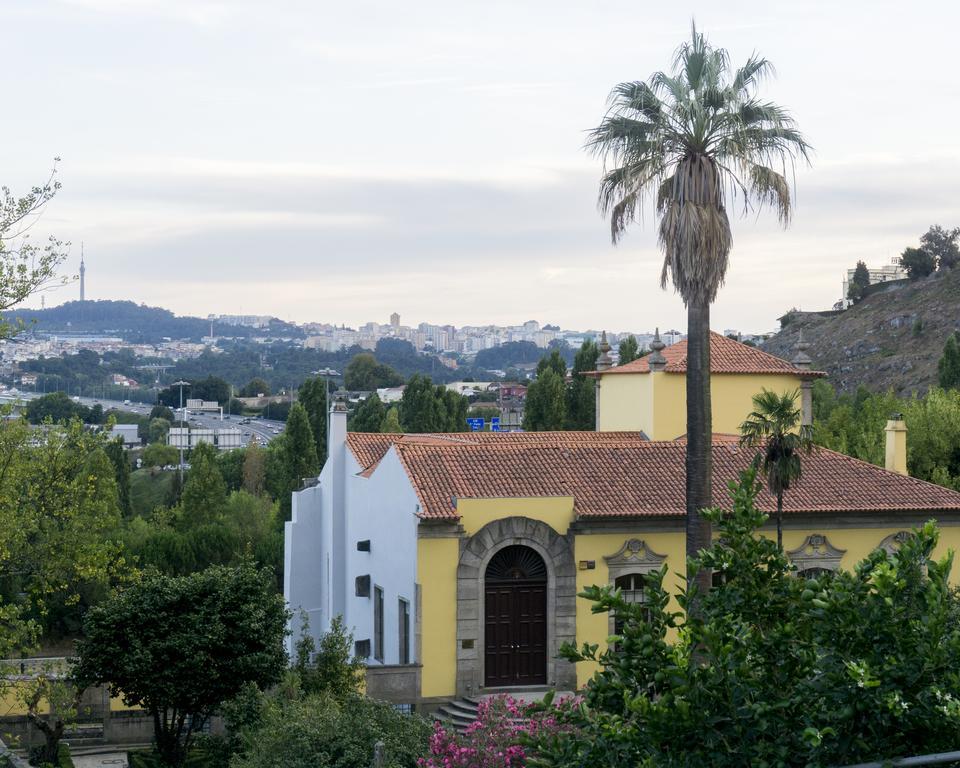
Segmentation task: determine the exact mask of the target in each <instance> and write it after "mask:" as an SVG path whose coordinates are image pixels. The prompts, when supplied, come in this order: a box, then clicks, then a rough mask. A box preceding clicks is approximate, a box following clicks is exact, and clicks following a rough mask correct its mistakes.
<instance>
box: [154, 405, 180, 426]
mask: <svg viewBox="0 0 960 768" xmlns="http://www.w3.org/2000/svg"><path fill="white" fill-rule="evenodd" d="M150 419H151V420H153V419H166V420H167V421H169V422H172V421H173V419H174V416H173V411H172V410H170V409H169V408H167V406H165V405H155V406H153V408H151V409H150Z"/></svg>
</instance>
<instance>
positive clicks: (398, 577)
mask: <svg viewBox="0 0 960 768" xmlns="http://www.w3.org/2000/svg"><path fill="white" fill-rule="evenodd" d="M714 344H715V345H716V346H715V347H714V350H715V354H714V356H713V357H714V365H719V366H720V367H724V368H726V369H727V370H725V371H718V372H717V376H716V377H715V382H714V392H715V393H716V394H715V398H716V399H715V403H714V414H715V425H717V426H718V427H720V428H722V429H726V430H728V431H734V430H735V428H736V426H738V425H739V424H740V422H741V421H743V419H744V418H745V417H746V415H747V413H748V412H749V410H750V399H749V398H750V396H752V395H753V394H754V393H756V392H757V391H759V389H760V388H761V387H762V386H766V387H768V388H773V389H777V390H781V391H782V390H783V389H784V388H787V389H796V388H798V386H799V385H801V384H802V383H803V382H804V381H809V376H811V375H816V374H810V373H807V372H806V371H803V372H800V373H794V370H795V369H793V368H792V367H790V366H789V364H786V363H783V361H780V362H779V363H774V362H771V360H772V361H776V360H777V358H771V357H770V356H769V355H765V354H764V353H761V352H759V351H757V350H753V349H751V348H749V347H744V346H743V345H740V344H737V342H733V341H731V340H729V339H723V337H716V338H715V339H714ZM733 345H735V346H733ZM677 347H681V345H674V347H672V348H669V349H667V350H665V351H664V353H663V357H664V358H666V360H667V364H666V367H667V368H669V366H670V364H671V363H670V361H671V358H673V359H674V361H675V362H674V365H675V367H676V366H678V365H681V363H680V362H677V361H679V359H680V356H679V355H677V352H678V350H677V349H676V348H677ZM681 349H682V347H681ZM671 350H673V351H672V352H671ZM732 359H739V360H740V361H741V362H740V364H739V365H740V368H739V369H737V370H733V366H732V365H731V364H730V361H731V360H732ZM801 362H803V361H802V358H801ZM761 363H762V365H763V366H766V367H765V368H763V369H762V370H756V371H755V372H754V373H748V372H745V371H744V370H743V369H744V368H749V367H750V366H753V368H755V369H760V368H761ZM781 364H782V365H781ZM631 365H633V364H631ZM776 366H779V367H776ZM627 367H628V366H624V368H627ZM634 367H635V368H636V367H638V366H634ZM614 370H615V369H614ZM599 375H600V384H601V409H602V410H604V411H605V412H606V413H605V414H604V415H603V416H602V418H604V419H607V421H606V422H605V423H604V427H605V428H604V430H603V431H599V432H542V433H500V434H498V433H482V432H476V433H460V434H442V435H440V434H437V435H413V434H410V435H390V434H357V433H349V434H348V433H347V432H346V409H345V405H344V403H342V402H340V401H337V402H335V404H334V406H333V408H332V410H331V413H330V443H329V445H330V458H329V459H328V462H327V465H326V466H325V467H324V470H323V473H322V474H321V476H320V478H319V481H318V483H317V484H316V485H315V486H313V487H310V488H307V489H305V490H303V491H301V492H299V493H297V494H295V495H294V509H293V519H292V520H291V522H290V523H288V524H287V530H286V564H285V580H286V581H285V594H286V596H287V599H288V601H289V603H290V605H291V608H293V609H294V611H295V613H296V615H297V616H307V617H308V618H309V631H310V632H313V633H319V632H321V631H323V630H324V629H325V627H327V626H329V622H330V620H331V619H332V617H334V616H337V615H340V616H342V617H343V618H344V620H345V622H346V625H347V626H348V627H349V628H350V629H351V631H352V632H353V634H354V639H355V643H356V645H355V650H356V653H357V654H358V655H361V656H364V657H365V658H367V662H368V677H367V686H368V692H369V693H370V694H371V695H374V696H378V697H382V698H385V699H389V700H392V701H396V702H399V703H408V704H412V705H415V706H422V707H431V706H435V705H437V704H439V703H441V702H445V701H449V700H451V699H454V698H457V697H464V696H471V695H476V694H479V693H483V692H489V691H499V690H504V689H508V690H510V689H518V688H519V689H522V688H531V687H533V688H536V687H541V686H553V687H556V688H558V689H561V690H573V689H576V688H578V687H580V686H582V685H583V684H584V683H585V682H586V680H587V679H588V678H589V676H590V675H591V674H592V672H593V670H592V669H590V668H589V667H588V666H586V665H579V666H577V667H574V666H573V665H570V664H569V663H567V662H565V661H563V660H560V659H558V658H557V652H558V649H559V647H560V645H561V644H562V643H564V642H566V641H571V642H576V643H577V644H580V643H583V642H591V643H599V644H601V645H602V644H603V643H604V642H605V639H606V637H607V636H608V635H609V634H611V632H612V628H613V625H612V619H611V617H609V616H605V615H595V614H593V613H592V612H591V606H590V604H589V603H588V602H587V601H584V600H582V599H579V598H577V596H576V595H577V593H578V592H580V591H582V589H583V588H584V587H586V586H588V585H591V584H608V583H612V584H616V585H618V586H620V587H621V588H622V589H623V591H624V594H625V595H626V596H627V597H628V599H636V600H641V599H642V581H641V579H640V578H639V575H640V574H643V573H646V572H648V571H650V570H652V569H656V568H660V567H661V566H662V565H663V564H666V565H667V566H668V572H669V574H670V575H669V576H668V585H667V586H668V588H669V589H670V591H671V592H673V593H676V591H677V588H678V587H679V586H680V585H679V583H678V578H679V577H677V576H676V575H675V574H676V573H678V572H682V571H683V570H684V522H685V511H684V510H685V504H684V493H685V492H684V484H685V476H684V452H685V447H684V443H683V441H682V440H675V439H673V438H676V437H677V436H678V435H681V434H682V433H683V431H684V430H683V428H682V426H681V424H682V422H681V421H677V419H682V412H683V404H682V399H678V398H680V395H682V392H683V388H682V384H683V378H684V377H683V375H682V372H678V371H677V370H675V371H674V372H671V371H669V370H664V371H654V372H653V373H651V372H650V371H649V369H648V371H647V373H642V372H639V373H637V374H636V375H633V376H631V375H628V374H624V373H623V372H621V373H612V372H601V373H600V374H599ZM716 379H720V381H716ZM610 382H613V384H610ZM728 382H729V384H728ZM631 387H634V388H633V390H632V394H631V389H630V388H631ZM644 387H648V388H650V389H648V390H646V391H647V392H648V393H652V396H651V398H650V402H651V403H652V405H651V408H650V410H652V411H653V412H654V413H653V415H652V417H650V419H649V420H647V421H643V422H641V421H636V420H634V421H631V419H636V418H638V417H636V416H634V415H631V413H632V412H634V411H637V410H639V409H640V405H642V404H643V402H644V400H643V394H644V391H645V390H644ZM661 387H662V389H661ZM678 387H679V389H678ZM618 388H619V389H618ZM613 390H616V392H612V391H613ZM671 391H672V394H671V395H670V397H671V398H672V399H671V400H670V401H669V402H670V403H671V405H670V406H669V407H668V406H666V405H664V404H663V403H664V402H666V401H664V400H660V399H659V398H660V395H658V394H657V393H659V392H671ZM618 398H619V399H618ZM611 409H613V411H614V413H612V414H611V413H610V410H611ZM618 409H619V410H623V411H625V413H623V414H621V415H620V416H619V417H617V414H616V411H617V410H618ZM662 410H669V411H671V412H672V411H677V412H678V413H679V414H681V415H680V416H678V415H677V414H676V413H670V414H663V418H662V419H661V418H660V415H661V414H660V412H661V411H662ZM618 418H619V419H620V420H619V421H618V420H617V419H618ZM643 418H647V416H644V417H643ZM671 419H672V420H673V421H671ZM628 426H629V427H631V429H620V430H616V429H615V428H616V427H628ZM641 426H642V427H643V429H642V430H641ZM651 436H656V437H658V438H661V439H657V440H651V439H649V437H651ZM887 436H888V441H889V451H888V464H889V466H890V469H883V468H880V467H876V466H873V465H870V464H866V463H864V462H861V461H858V460H856V459H852V458H849V457H847V456H844V455H841V454H838V453H835V452H832V451H828V450H824V449H818V450H815V451H814V452H813V453H812V454H811V455H809V456H808V457H806V458H805V459H804V474H803V478H802V480H801V481H800V482H798V483H797V484H796V486H795V487H794V488H792V489H791V491H790V492H789V493H788V494H787V495H786V498H785V515H784V545H785V547H786V549H787V551H788V553H789V555H790V557H791V558H792V559H793V560H794V562H795V563H796V564H797V567H798V569H799V570H801V571H810V570H816V569H836V568H841V567H842V568H851V567H852V566H853V565H854V564H855V563H856V562H857V561H858V560H860V559H861V558H863V557H864V556H865V555H867V554H868V553H869V552H870V551H872V550H873V549H875V548H876V547H881V546H882V547H896V546H898V545H899V541H900V538H901V537H902V535H903V533H902V532H904V531H908V530H910V529H911V528H913V527H914V526H916V525H918V524H920V523H922V522H924V521H926V520H928V519H930V518H931V517H935V518H937V519H938V520H939V521H940V524H941V526H942V529H943V531H942V536H941V543H940V551H941V552H945V551H946V549H947V548H954V549H956V548H958V547H960V494H958V493H955V492H953V491H950V490H948V489H946V488H942V487H940V486H936V485H932V484H929V483H925V482H923V481H920V480H916V479H913V478H910V477H907V476H906V475H905V473H904V467H905V452H906V441H905V433H904V431H903V428H902V424H901V423H899V422H891V423H890V424H889V425H888V432H887ZM663 438H666V439H663ZM752 458H753V455H752V454H751V453H749V452H747V451H745V450H743V449H741V448H740V447H739V445H738V442H737V440H736V438H735V437H732V436H729V435H727V436H723V435H718V436H717V437H716V438H715V440H714V444H713V469H714V481H713V487H714V503H715V504H716V505H717V506H727V505H728V504H729V497H728V495H727V490H726V488H727V484H728V482H729V481H732V480H735V479H736V478H737V477H738V476H739V473H740V472H741V471H742V470H743V469H744V468H746V467H747V465H748V464H749V463H750V461H751V459H752ZM893 470H899V471H893ZM759 503H760V505H761V507H762V508H763V509H765V510H767V511H771V512H772V511H773V510H774V509H775V501H774V499H773V498H771V497H770V496H769V495H767V494H766V493H762V494H761V495H760V497H759ZM301 611H302V613H301ZM291 630H292V632H293V639H295V638H296V636H297V635H298V634H299V633H300V632H301V631H303V625H302V623H301V621H300V619H299V618H295V619H294V620H293V622H292V624H291Z"/></svg>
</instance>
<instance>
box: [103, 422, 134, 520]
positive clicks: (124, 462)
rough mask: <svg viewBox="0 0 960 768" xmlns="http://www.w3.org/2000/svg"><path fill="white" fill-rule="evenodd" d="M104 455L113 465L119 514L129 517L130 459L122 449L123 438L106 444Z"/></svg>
mask: <svg viewBox="0 0 960 768" xmlns="http://www.w3.org/2000/svg"><path fill="white" fill-rule="evenodd" d="M106 453H107V458H109V459H110V463H111V464H112V465H113V471H114V478H115V480H116V484H117V499H118V501H119V503H120V512H121V513H122V514H123V516H124V517H130V512H131V509H130V459H129V457H128V456H127V452H126V450H124V448H123V438H122V437H117V438H114V439H113V440H111V441H110V442H109V443H107V446H106Z"/></svg>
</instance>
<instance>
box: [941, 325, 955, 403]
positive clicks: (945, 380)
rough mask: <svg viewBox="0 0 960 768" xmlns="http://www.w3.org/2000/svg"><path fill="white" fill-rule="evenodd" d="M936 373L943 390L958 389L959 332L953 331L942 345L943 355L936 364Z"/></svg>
mask: <svg viewBox="0 0 960 768" xmlns="http://www.w3.org/2000/svg"><path fill="white" fill-rule="evenodd" d="M937 373H938V375H939V381H940V386H941V387H942V388H943V389H957V388H960V332H958V331H954V332H953V333H951V334H950V335H949V336H948V337H947V343H946V344H944V345H943V355H942V356H941V357H940V360H939V361H938V362H937Z"/></svg>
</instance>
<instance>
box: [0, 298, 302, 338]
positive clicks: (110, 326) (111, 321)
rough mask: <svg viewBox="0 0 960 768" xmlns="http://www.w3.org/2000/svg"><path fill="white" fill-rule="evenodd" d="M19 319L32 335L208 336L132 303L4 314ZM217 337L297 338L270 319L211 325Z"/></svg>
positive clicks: (203, 323)
mask: <svg viewBox="0 0 960 768" xmlns="http://www.w3.org/2000/svg"><path fill="white" fill-rule="evenodd" d="M7 314H8V316H9V317H10V318H20V319H21V320H23V321H24V323H26V324H27V326H28V331H31V332H35V333H87V334H104V335H110V336H118V337H120V338H123V339H125V340H127V341H132V342H145V343H151V342H157V341H160V340H161V339H163V338H164V337H169V338H171V339H189V340H192V341H198V340H199V339H200V338H201V337H202V336H207V335H209V333H210V322H209V321H208V320H204V319H202V318H199V317H177V316H176V315H174V314H173V312H171V311H170V310H168V309H161V308H160V307H148V306H147V305H145V304H135V303H134V302H132V301H68V302H66V303H65V304H61V305H60V306H57V307H50V308H49V309H20V310H12V311H10V312H9V313H7ZM213 332H214V334H215V335H217V336H232V337H237V338H249V337H252V336H288V337H299V336H302V335H303V332H302V331H301V330H300V329H299V328H297V327H296V326H293V325H290V324H289V323H285V322H283V321H282V320H277V319H274V320H273V321H272V322H271V324H270V327H269V329H256V328H246V327H244V326H233V325H225V324H221V323H217V322H214V324H213Z"/></svg>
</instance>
